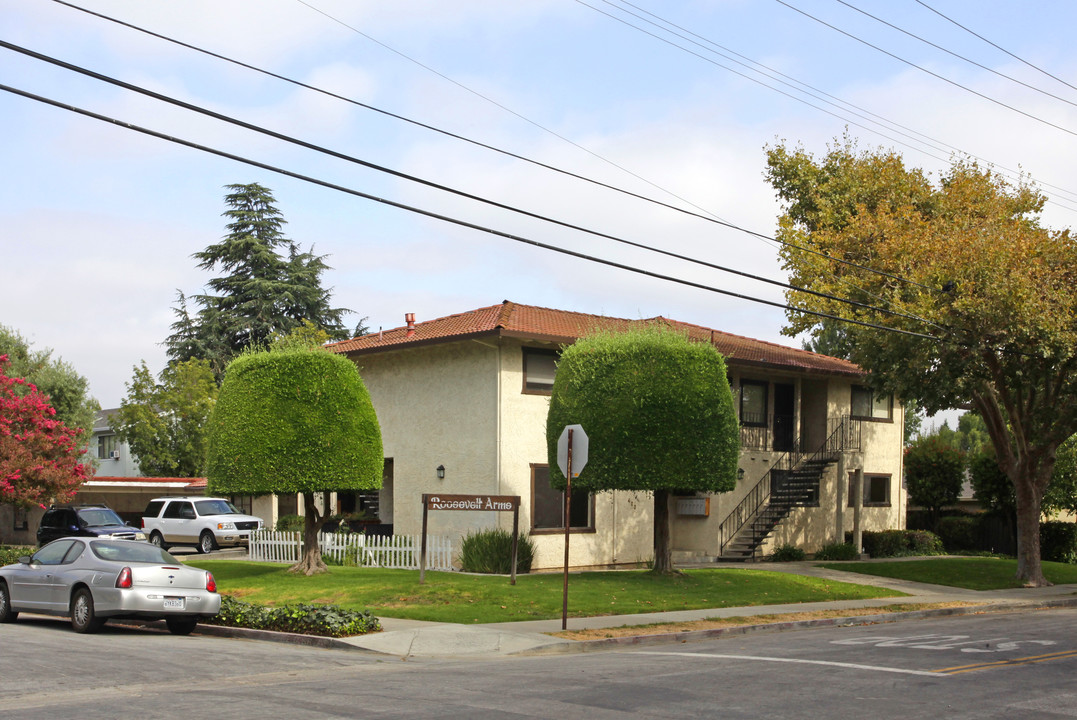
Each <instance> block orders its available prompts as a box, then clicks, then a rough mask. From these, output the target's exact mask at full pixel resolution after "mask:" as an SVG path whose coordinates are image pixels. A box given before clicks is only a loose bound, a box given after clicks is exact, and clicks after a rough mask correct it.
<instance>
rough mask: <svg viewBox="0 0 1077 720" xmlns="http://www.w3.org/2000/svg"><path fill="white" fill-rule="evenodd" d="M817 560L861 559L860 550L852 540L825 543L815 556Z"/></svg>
mask: <svg viewBox="0 0 1077 720" xmlns="http://www.w3.org/2000/svg"><path fill="white" fill-rule="evenodd" d="M813 557H814V559H815V560H859V559H860V552H859V551H858V550H857V549H856V547H854V546H853V544H852V543H851V542H847V543H834V544H832V545H824V546H823V547H821V548H819V550H817V551H816V553H815V555H814V556H813Z"/></svg>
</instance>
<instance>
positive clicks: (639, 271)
mask: <svg viewBox="0 0 1077 720" xmlns="http://www.w3.org/2000/svg"><path fill="white" fill-rule="evenodd" d="M0 90H3V91H5V92H9V93H11V94H13V95H18V96H20V97H24V98H27V99H29V100H34V101H36V102H39V103H43V104H45V105H50V106H52V107H56V108H60V109H63V110H67V111H69V112H73V113H77V114H79V115H82V116H84V117H89V118H92V119H94V120H99V121H101V122H105V123H109V124H112V125H116V126H119V127H122V128H125V129H127V130H133V131H135V132H138V133H142V134H143V135H148V136H150V137H155V138H158V139H160V140H166V141H168V142H171V143H175V144H177V145H182V146H184V147H187V148H191V149H193V150H198V151H200V152H204V153H207V154H210V155H215V156H217V157H222V158H225V159H228V160H233V161H235V162H239V163H243V164H245V165H250V166H251V167H256V168H260V169H262V170H266V171H268V172H273V173H277V174H279V175H284V176H286V177H290V178H294V179H296V180H301V181H303V182H307V183H311V184H313V185H318V186H321V187H324V188H328V189H330V190H336V191H337V192H342V193H346V194H348V195H353V196H355V197H359V198H363V199H364V200H370V201H373V202H377V203H381V204H383V205H387V206H389V207H394V208H397V209H400V210H405V211H407V212H411V213H414V214H416V215H421V216H423V217H427V218H432V219H434V220H440V221H442V222H446V223H450V224H453V225H457V226H459V227H464V228H468V229H470V230H476V231H478V232H483V233H487V234H490V235H494V236H496V237H501V238H505V239H507V240H513V241H514V242H519V243H522V244H525V245H531V246H533V247H537V248H541V249H543V250H549V251H551V252H555V253H559V254H562V255H567V256H569V257H574V258H578V259H580V260H586V261H588V262H593V263H597V264H600V265H606V266H607V267H613V268H617V269H619V270H625V271H628V272H631V273H635V274H637V275H643V276H646V277H650V278H655V279H658V280H665V281H668V282H673V283H676V284H678V285H684V286H687V287H693V288H697V289H699V290H706V291H708V292H713V293H717V294H719V295H725V296H728V297H733V298H737V299H739V300H747V301H749V302H754V303H758V304H761V305H768V306H770V307H775V308H779V309H782V310H786V311H790V312H797V313H802V314H806V315H812V316H814V317H819V318H823V319H826V320H834V321H836V322H843V323H848V324H852V325H858V326H861V327H866V328H870V329H873V330H881V331H883V332H892V333H897V334H900V335H907V336H910V337H915V338H921V339H924V340H935V341H937V340H939V338H938V337H936V336H934V335H928V334H925V333H918V332H913V331H911V330H903V329H900V328H891V327H886V326H885V325H878V324H875V323H869V322H865V321H862V320H853V319H851V318H843V317H839V316H837V315H830V314H827V313H823V312H818V311H815V310H808V309H806V308H797V307H793V306H791V305H785V304H783V303H779V302H775V301H773V300H765V299H763V298H757V297H754V296H751V295H745V294H742V293H735V292H732V291H730V290H723V289H722V288H717V287H713V286H711V285H705V284H703V283H698V282H694V281H691V280H685V279H683V278H677V277H673V276H670V275H664V274H662V273H657V272H653V271H649V270H644V269H642V268H638V267H633V266H631V265H626V264H624V263H619V262H615V261H613V260H607V259H604V258H600V257H597V256H594V255H588V254H586V253H582V252H578V251H575V250H569V249H567V248H562V247H557V246H556V245H550V244H548V243H543V242H539V241H538V240H533V239H530V238H526V237H523V236H521V235H516V234H513V233H508V232H504V231H501V230H496V229H493V228H490V227H487V226H484V225H479V224H476V223H473V222H469V221H466V220H461V219H459V218H455V217H451V216H449V215H443V214H441V213H435V212H432V211H430V210H424V209H422V208H419V207H416V206H414V205H407V204H405V203H400V202H396V201H394V200H389V199H387V198H383V197H378V196H376V195H371V194H370V193H366V192H363V191H360V190H355V189H353V188H348V187H344V186H343V185H337V184H335V183H330V182H328V181H325V180H320V179H318V178H315V177H311V176H309V175H303V174H300V173H297V172H293V171H291V170H286V169H284V168H280V167H277V166H274V165H269V164H268V163H263V162H260V161H258V160H253V159H251V158H246V157H243V156H241V155H236V154H234V153H230V152H227V151H224V150H219V149H216V148H211V147H209V146H206V145H201V144H198V143H195V142H192V141H190V140H184V139H182V138H178V137H175V136H172V135H167V134H165V133H161V132H158V131H156V130H151V129H149V128H146V127H142V126H140V125H135V124H132V123H128V122H125V121H122V120H118V119H116V118H112V117H109V116H107V115H101V114H99V113H96V112H93V111H91V110H86V109H84V108H80V107H77V106H74V105H70V104H67V103H62V102H59V101H57V100H53V99H51V98H46V97H43V96H41V95H37V94H34V93H31V92H28V91H25V90H20V89H18V88H14V87H11V86H9V85H3V84H0Z"/></svg>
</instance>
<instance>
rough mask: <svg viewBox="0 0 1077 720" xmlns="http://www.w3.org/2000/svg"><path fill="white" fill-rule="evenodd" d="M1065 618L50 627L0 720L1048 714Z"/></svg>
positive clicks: (1068, 688) (1069, 618)
mask: <svg viewBox="0 0 1077 720" xmlns="http://www.w3.org/2000/svg"><path fill="white" fill-rule="evenodd" d="M1075 671H1077V609H1072V608H1057V609H1049V610H1028V609H1022V610H1015V611H1012V612H1004V613H990V614H980V615H966V616H961V617H950V618H931V619H921V620H915V621H913V620H905V621H899V622H893V623H884V624H876V625H866V626H857V627H826V628H814V629H801V630H794V631H789V632H775V633H760V634H749V635H742V636H735V637H724V638H719V639H713V640H703V641H699V642H693V643H685V644H679V645H668V646H663V647H648V648H632V647H623V648H615V649H613V650H610V651H606V652H600V653H585V654H569V655H539V656H500V657H488V656H486V657H482V658H478V659H467V658H457V659H444V658H411V659H407V660H403V659H401V658H399V657H388V656H385V655H377V654H374V653H371V652H369V651H363V650H358V649H351V650H338V649H318V648H310V647H302V646H295V645H287V644H279V643H267V642H260V641H253V640H247V639H237V638H218V637H210V636H188V637H176V636H172V635H168V634H165V633H161V632H155V631H151V630H145V629H136V628H128V627H113V626H111V625H109V626H106V627H105V629H104V630H102V632H101V633H100V634H97V635H77V634H75V633H73V632H71V630H70V628H69V625H68V624H67V623H66V622H64V621H61V620H54V619H44V618H33V617H30V618H23V617H20V619H19V621H18V622H17V623H14V624H9V625H4V626H0V677H3V678H4V682H3V684H2V685H0V717H4V718H19V719H20V720H23V719H27V720H29V719H32V718H56V717H72V716H77V717H91V718H94V717H128V716H137V717H139V718H187V717H222V716H232V717H243V718H259V717H261V718H295V719H301V718H360V717H361V718H428V717H429V718H434V717H437V718H505V717H519V718H586V719H587V720H604V719H606V718H610V719H612V718H700V717H714V718H770V717H774V718H777V717H782V718H818V717H827V718H836V719H841V718H857V720H863V719H864V718H865V717H869V718H872V719H873V720H875V719H876V718H877V719H879V720H885V719H888V718H903V719H904V718H938V717H940V716H944V717H946V718H985V717H988V718H991V717H1008V718H1013V717H1019V718H1022V719H1024V718H1064V717H1075V716H1077V702H1075V701H1077V686H1075V684H1074V682H1073V677H1074V674H1075Z"/></svg>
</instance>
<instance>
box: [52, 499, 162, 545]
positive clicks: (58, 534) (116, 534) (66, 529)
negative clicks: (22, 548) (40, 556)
mask: <svg viewBox="0 0 1077 720" xmlns="http://www.w3.org/2000/svg"><path fill="white" fill-rule="evenodd" d="M62 537H101V538H113V539H116V540H145V539H146V534H145V533H143V532H142V531H141V530H140V529H138V528H135V527H131V526H130V525H128V524H126V523H125V522H124V521H123V519H122V518H120V516H119V515H117V514H116V512H115V511H114V510H112V509H111V508H109V507H108V506H107V505H54V506H52V507H50V508H49V509H48V510H46V511H45V514H44V515H42V516H41V524H40V525H38V528H37V544H38V547H41V546H43V545H47V544H48V543H50V542H52V541H53V540H59V539H60V538H62Z"/></svg>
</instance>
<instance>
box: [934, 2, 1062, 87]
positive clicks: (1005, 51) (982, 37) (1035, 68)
mask: <svg viewBox="0 0 1077 720" xmlns="http://www.w3.org/2000/svg"><path fill="white" fill-rule="evenodd" d="M916 2H917V3H918V4H920V5H922V6H924V7H925V8H927V9H928V10H930V11H931V12H933V13H935V14H936V15H938V16H939V17H941V18H942V19H943V20H945V21H946V22H949V23H953V24H954V25H956V26H958V27H959V28H961V29H962V30H964V31H965V32H967V33H968V34H969V35H972V36H973V37H977V38H979V39H980V40H983V41H984V42H985V43H987V44H988V45H990V46H991V47H993V48H995V49H996V50H1001V51H1002V52H1004V53H1006V54H1007V55H1009V56H1010V57H1012V58H1013V59H1014V60H1016V61H1018V62H1020V63H1024V64H1025V65H1028V66H1029V67H1030V68H1032V69H1033V70H1036V71H1037V72H1041V73H1043V74H1044V75H1046V76H1047V77H1049V78H1051V79H1052V80H1057V81H1058V82H1060V83H1062V84H1063V85H1065V86H1066V87H1068V88H1071V89H1073V90H1077V86H1075V85H1071V84H1070V83H1068V82H1066V81H1065V80H1063V79H1062V78H1060V77H1058V76H1057V75H1052V74H1051V73H1049V72H1047V71H1046V70H1044V69H1043V68H1041V67H1039V66H1038V65H1033V64H1032V63H1030V62H1029V61H1028V60H1025V59H1024V58H1022V57H1019V56H1017V55H1014V54H1013V53H1012V52H1010V51H1009V50H1007V49H1006V48H1004V47H1002V46H1000V45H996V44H995V43H993V42H991V41H990V40H988V39H987V38H985V37H984V36H983V35H979V34H977V33H975V32H973V31H972V30H970V29H969V28H967V27H965V26H964V25H962V24H961V23H959V22H958V21H956V20H954V19H953V18H951V17H947V16H946V15H943V14H942V13H941V12H939V11H938V10H936V9H935V8H933V7H931V6H930V5H928V4H927V3H926V2H923V0H916Z"/></svg>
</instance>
